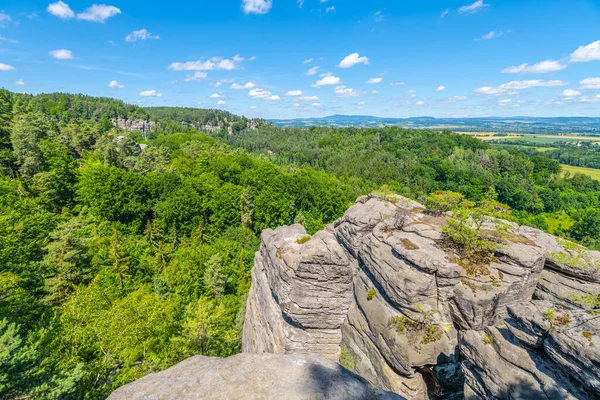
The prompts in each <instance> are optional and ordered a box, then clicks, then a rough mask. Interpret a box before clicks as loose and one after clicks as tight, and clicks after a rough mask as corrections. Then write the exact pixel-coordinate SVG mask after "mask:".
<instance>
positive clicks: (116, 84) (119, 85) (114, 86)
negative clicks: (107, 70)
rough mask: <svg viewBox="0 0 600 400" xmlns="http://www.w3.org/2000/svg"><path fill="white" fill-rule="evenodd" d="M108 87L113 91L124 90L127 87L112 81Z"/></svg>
mask: <svg viewBox="0 0 600 400" xmlns="http://www.w3.org/2000/svg"><path fill="white" fill-rule="evenodd" d="M108 87H109V88H111V89H123V88H124V87H125V85H121V84H119V82H117V81H110V83H109V84H108Z"/></svg>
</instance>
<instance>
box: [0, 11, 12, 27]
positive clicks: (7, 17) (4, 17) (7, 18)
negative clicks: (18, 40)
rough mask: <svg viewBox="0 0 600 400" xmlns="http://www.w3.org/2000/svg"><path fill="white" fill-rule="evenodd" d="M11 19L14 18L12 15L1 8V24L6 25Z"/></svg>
mask: <svg viewBox="0 0 600 400" xmlns="http://www.w3.org/2000/svg"><path fill="white" fill-rule="evenodd" d="M10 21H12V18H11V17H10V15H8V14H7V13H5V12H4V11H2V10H0V26H2V25H4V24H6V23H7V22H10Z"/></svg>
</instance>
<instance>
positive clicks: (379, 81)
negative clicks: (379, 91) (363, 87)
mask: <svg viewBox="0 0 600 400" xmlns="http://www.w3.org/2000/svg"><path fill="white" fill-rule="evenodd" d="M382 80H383V78H371V79H369V80H368V81H367V82H365V83H368V84H370V85H373V84H376V83H381V81H382Z"/></svg>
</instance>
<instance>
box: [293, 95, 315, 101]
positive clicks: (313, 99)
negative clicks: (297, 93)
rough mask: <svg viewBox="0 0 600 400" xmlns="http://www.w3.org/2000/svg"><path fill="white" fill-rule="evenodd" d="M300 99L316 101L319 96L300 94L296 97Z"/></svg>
mask: <svg viewBox="0 0 600 400" xmlns="http://www.w3.org/2000/svg"><path fill="white" fill-rule="evenodd" d="M298 100H300V101H317V100H319V96H301V97H298Z"/></svg>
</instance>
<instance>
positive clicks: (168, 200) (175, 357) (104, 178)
mask: <svg viewBox="0 0 600 400" xmlns="http://www.w3.org/2000/svg"><path fill="white" fill-rule="evenodd" d="M65 99H66V100H67V102H66V103H65V102H63V101H62V100H65ZM78 99H80V97H79V96H73V97H72V98H69V96H64V95H61V96H58V97H56V98H54V99H53V97H52V96H42V97H29V96H20V95H18V96H15V95H12V94H10V93H8V92H6V91H2V92H0V123H1V125H0V127H1V129H0V143H1V146H2V177H1V178H0V191H1V195H0V398H2V399H16V398H27V397H39V398H61V399H66V398H83V397H84V395H85V397H86V398H99V399H100V398H105V397H106V395H107V394H108V393H110V391H112V390H113V389H114V388H115V387H117V386H119V385H121V384H124V383H127V382H130V381H132V380H134V379H135V378H139V377H141V376H143V375H145V374H147V373H149V372H151V371H155V370H160V369H164V368H165V367H168V366H170V365H172V364H174V363H176V362H178V361H181V360H183V359H184V358H186V357H188V356H190V355H193V354H198V353H201V354H206V355H217V356H227V355H230V354H233V353H236V352H238V351H239V348H240V340H239V334H240V328H241V323H242V319H243V305H244V302H245V296H246V293H247V291H248V287H249V273H250V269H251V267H252V263H253V257H254V251H255V250H256V248H257V245H258V238H257V237H258V234H259V233H260V231H261V230H262V229H265V228H269V227H276V226H279V225H282V224H290V223H293V222H294V221H296V222H303V223H304V224H305V225H306V226H307V227H308V229H309V230H311V231H316V230H318V229H320V228H322V227H323V225H324V224H325V223H328V222H331V221H333V220H334V219H335V218H336V217H338V216H339V215H341V213H342V212H343V211H344V209H345V208H346V207H347V206H348V204H350V202H351V201H352V200H353V199H354V198H355V196H356V195H357V193H354V192H352V191H351V190H350V188H349V186H347V185H344V184H342V183H341V182H340V181H338V180H337V179H335V178H333V177H331V176H330V175H327V174H325V173H323V172H315V171H313V170H310V169H300V168H281V167H277V166H275V165H273V164H272V163H270V162H268V161H261V160H259V159H258V158H256V157H254V156H251V155H248V154H246V153H245V152H243V151H235V150H232V149H230V148H229V147H228V146H227V145H224V144H220V143H219V142H217V141H216V140H215V139H212V138H210V137H208V136H206V135H205V134H202V133H199V132H191V133H172V134H160V135H158V136H157V137H155V138H153V139H152V140H150V141H149V142H148V143H147V144H148V145H149V146H148V147H147V148H146V149H145V150H144V151H141V148H140V146H139V145H138V144H136V143H135V142H133V141H132V140H131V139H129V138H125V139H123V138H122V137H119V136H121V135H123V133H122V132H116V131H115V129H114V128H112V127H111V126H110V125H107V124H106V121H105V119H104V118H103V117H111V116H112V115H110V114H106V113H105V110H109V109H111V108H112V107H115V108H117V109H118V107H119V104H121V103H119V102H114V101H108V100H104V99H95V100H94V102H86V103H85V106H84V107H83V109H84V110H85V111H84V112H82V113H81V114H78V112H77V111H75V110H76V108H77V107H79V104H82V103H80V102H78V101H76V100H78ZM39 104H43V107H40V106H39ZM49 110H51V111H49ZM132 110H133V111H132V112H137V113H143V110H140V109H136V108H132ZM65 115H67V116H70V117H63V116H65ZM77 115H80V118H75V116H77Z"/></svg>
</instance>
